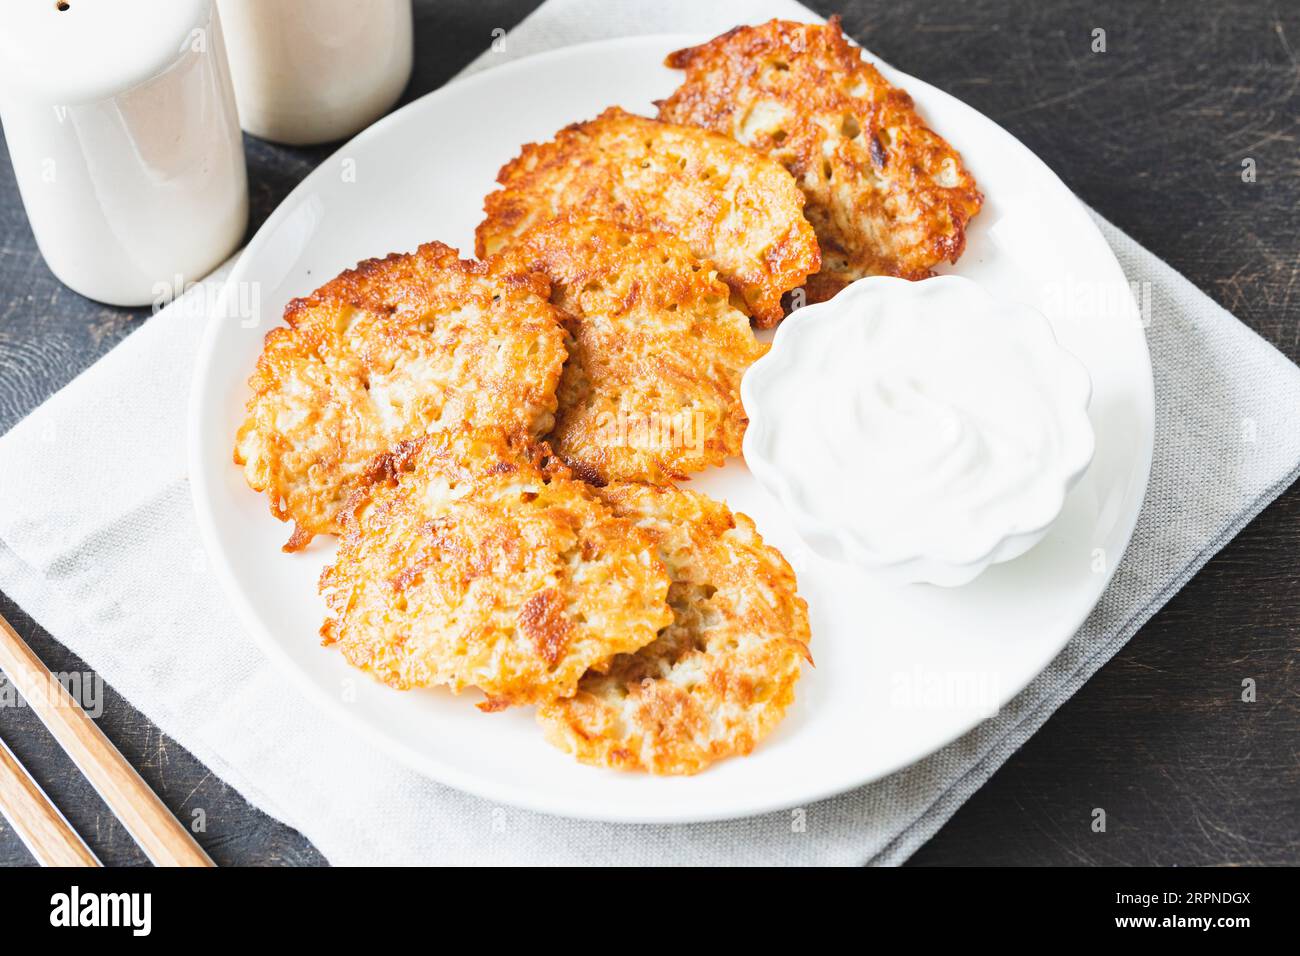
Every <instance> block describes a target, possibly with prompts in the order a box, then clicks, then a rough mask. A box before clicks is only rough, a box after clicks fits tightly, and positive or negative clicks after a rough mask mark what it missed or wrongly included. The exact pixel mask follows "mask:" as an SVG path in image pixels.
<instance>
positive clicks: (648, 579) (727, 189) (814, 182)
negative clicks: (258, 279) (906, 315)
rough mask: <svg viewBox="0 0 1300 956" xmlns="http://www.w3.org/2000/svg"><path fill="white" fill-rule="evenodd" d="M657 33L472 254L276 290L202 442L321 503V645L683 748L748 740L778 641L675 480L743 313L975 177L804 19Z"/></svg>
mask: <svg viewBox="0 0 1300 956" xmlns="http://www.w3.org/2000/svg"><path fill="white" fill-rule="evenodd" d="M846 50H847V51H850V52H849V53H846V52H845V51H846ZM850 54H851V55H850ZM669 63H670V65H676V66H681V67H684V68H685V69H686V70H687V79H686V83H685V85H684V86H683V87H682V88H681V89H680V90H679V91H678V92H677V93H676V94H674V96H673V97H672V98H670V99H669V100H667V101H665V102H664V103H663V104H662V109H661V116H660V118H659V119H650V118H647V117H642V116H636V115H633V114H630V113H626V112H623V111H622V110H620V109H617V108H611V109H609V110H607V111H606V112H605V113H603V114H601V115H600V116H599V117H597V118H596V119H594V120H591V121H589V122H585V123H579V124H575V125H573V126H570V127H567V128H566V129H564V130H561V131H560V132H559V133H558V134H557V135H556V136H555V138H554V139H553V140H552V141H550V142H548V143H543V144H531V145H528V146H526V147H524V149H523V151H522V153H521V155H520V156H519V157H518V158H517V159H515V160H514V161H512V162H511V163H509V164H507V165H506V166H505V167H504V168H503V169H502V170H501V172H500V175H499V177H498V179H499V182H500V184H501V188H500V189H499V190H498V191H497V192H494V193H493V194H492V195H490V196H488V197H487V199H486V201H485V209H486V212H487V216H486V218H485V220H484V222H483V223H482V224H481V225H480V226H479V228H478V231H477V234H476V253H477V256H478V258H477V259H474V260H462V259H461V258H460V256H459V254H458V253H457V252H456V251H455V250H453V249H451V248H449V247H447V246H444V245H442V244H441V243H430V244H428V245H425V246H422V247H420V249H419V250H417V251H416V252H415V253H412V254H407V255H390V256H388V257H387V258H386V259H382V260H371V261H368V262H364V263H361V264H360V265H359V266H357V267H356V268H355V269H353V270H349V271H347V272H345V273H343V274H342V275H340V276H339V277H338V278H336V279H334V280H332V281H331V282H328V283H326V284H325V285H324V286H322V287H321V288H320V289H318V290H317V291H316V292H314V293H313V294H312V295H310V296H308V297H306V298H304V299H297V300H294V301H293V302H291V303H290V304H289V306H288V308H287V309H286V313H285V319H286V326H285V327H284V328H279V329H276V330H274V331H273V332H272V333H271V334H270V335H268V336H267V340H266V347H265V349H264V351H263V354H262V357H261V359H260V360H259V362H258V366H257V370H256V372H255V373H254V375H253V377H252V379H251V380H250V385H251V387H252V390H253V395H252V398H251V399H250V400H249V403H248V417H247V420H246V421H245V423H244V425H243V427H242V428H241V429H240V431H239V434H238V436H237V439H236V449H235V460H236V462H237V463H238V464H240V465H241V466H243V468H244V473H245V477H246V479H247V481H248V483H249V485H250V486H252V487H253V488H254V489H256V490H258V491H265V492H266V493H267V494H268V496H269V497H270V499H271V510H272V513H273V514H274V515H275V516H276V517H278V518H280V519H281V520H292V521H293V522H294V531H293V534H292V535H291V537H290V539H289V542H288V544H286V545H285V549H286V550H289V551H295V550H299V549H302V548H304V547H306V546H307V545H308V544H309V543H310V542H311V540H312V538H313V537H314V536H317V535H322V534H331V535H338V536H339V537H340V546H339V550H338V553H337V556H336V558H335V560H334V563H333V564H332V565H331V566H330V567H328V568H327V569H326V570H325V572H324V573H323V574H322V576H321V589H322V592H323V593H324V594H325V595H326V599H327V601H328V606H329V609H330V617H329V618H328V619H327V620H326V622H325V624H324V625H323V627H322V628H321V635H322V637H323V639H324V642H325V643H326V644H327V645H332V646H335V647H337V648H338V649H339V650H340V651H341V652H342V653H343V655H344V657H345V658H346V659H347V660H348V661H349V662H350V663H351V664H353V665H355V666H357V667H359V668H361V669H363V670H366V671H368V672H369V673H371V674H372V675H374V676H375V677H376V678H378V679H380V680H382V681H384V682H385V683H387V684H388V685H390V686H392V687H394V688H398V689H403V690H406V689H412V688H423V687H432V686H444V687H447V688H449V689H450V690H451V691H453V692H456V693H459V692H461V691H462V690H465V689H468V688H475V689H477V690H478V691H480V692H481V693H482V695H483V699H482V700H481V701H480V703H479V707H480V708H481V709H483V710H485V711H494V710H499V709H501V708H505V707H510V706H529V705H533V706H536V707H537V715H538V720H539V722H540V724H541V726H542V728H543V730H544V733H545V736H546V738H547V739H548V740H550V741H551V742H552V743H554V744H556V745H557V746H559V747H560V748H562V749H564V750H567V751H568V752H570V753H572V754H574V755H575V756H576V757H577V758H578V759H579V760H581V761H583V762H586V763H589V764H594V765H598V766H604V767H610V768H617V769H624V770H644V771H649V772H652V773H663V774H688V773H694V772H696V771H698V770H701V769H703V768H704V767H706V766H708V765H709V764H710V763H712V762H714V761H717V760H719V759H722V758H725V757H728V756H731V755H736V754H747V753H749V752H750V751H751V750H752V749H753V748H754V747H755V746H756V745H757V743H758V742H759V741H760V740H762V739H763V738H764V737H765V736H766V735H767V734H768V733H770V732H771V730H772V729H773V728H774V727H775V726H776V725H777V724H778V723H779V722H780V720H781V718H782V717H783V715H784V714H785V712H786V710H787V708H788V707H789V706H790V704H791V703H792V701H793V699H794V685H795V682H796V681H797V680H798V678H799V676H800V672H801V669H802V663H803V661H805V660H810V659H809V657H808V650H807V644H808V640H809V628H808V616H807V607H806V604H805V603H804V601H803V600H802V599H801V598H800V597H799V596H798V595H797V593H796V582H795V577H794V573H793V571H792V570H791V569H790V566H789V564H788V563H787V562H786V561H785V559H784V558H783V557H782V556H781V555H780V553H779V552H777V551H776V550H775V549H774V548H772V547H770V546H769V545H766V544H764V542H763V540H762V538H761V537H760V536H759V534H758V532H757V530H756V529H755V527H754V524H753V522H752V521H751V520H750V519H749V518H748V517H746V516H745V515H743V514H738V513H733V512H732V511H731V510H730V509H728V508H727V506H726V505H725V504H722V503H721V502H717V501H713V500H711V499H709V498H707V497H705V496H703V495H700V494H697V493H694V492H691V491H687V490H684V489H682V488H680V487H679V486H678V484H677V483H678V482H680V481H682V480H684V479H686V478H687V477H688V476H689V475H690V474H691V473H693V472H697V471H700V470H702V469H704V468H708V467H712V466H716V465H720V464H722V463H723V462H724V461H725V460H726V459H727V458H728V457H732V456H736V455H739V454H740V451H741V441H742V439H743V436H744V431H745V425H746V419H745V415H744V409H743V408H742V406H741V404H740V398H739V386H740V380H741V377H742V376H743V375H744V373H745V370H746V369H747V368H748V367H749V365H750V364H751V363H752V362H753V361H755V360H756V359H757V358H758V357H759V356H761V355H762V354H763V352H764V351H765V349H766V346H765V345H764V344H762V343H761V342H760V341H759V339H758V338H757V337H756V336H755V333H754V331H753V328H754V327H755V326H757V327H759V328H763V327H770V326H772V325H774V324H776V323H777V322H778V321H780V319H781V318H782V316H783V315H784V307H783V303H786V304H788V303H789V302H790V301H791V293H793V292H795V290H797V289H801V288H803V289H804V290H805V292H806V293H807V294H811V295H814V296H823V295H827V294H830V293H831V292H833V290H834V288H836V287H838V285H842V284H845V283H846V282H848V281H851V280H852V279H853V278H856V277H857V276H858V275H866V274H877V273H887V274H905V275H908V276H910V277H919V276H921V275H923V274H928V270H929V268H930V266H932V265H934V264H935V263H936V262H937V261H938V260H939V259H940V258H945V257H948V258H955V256H956V255H957V254H959V253H960V250H961V244H962V235H963V229H964V226H965V223H966V221H967V219H969V216H970V215H971V214H973V212H974V211H975V210H976V209H977V208H978V203H979V194H978V192H975V191H974V186H973V183H972V182H971V181H970V178H969V176H968V174H966V173H965V171H964V170H963V169H962V167H961V164H960V159H959V158H958V157H956V154H955V153H953V152H952V151H951V148H949V147H947V144H945V143H943V141H942V140H940V139H939V138H938V137H937V136H935V134H933V133H931V132H930V131H929V130H928V129H925V127H924V126H923V125H922V124H921V123H920V120H919V118H918V117H916V115H915V113H914V111H912V110H911V107H910V100H908V99H907V97H906V94H903V93H901V91H897V90H893V89H892V88H890V87H889V86H888V84H886V83H885V81H884V80H883V79H882V78H880V76H879V74H877V73H875V71H874V69H873V68H871V67H870V66H868V65H867V64H865V63H864V62H863V61H862V60H861V55H860V51H858V50H856V48H853V47H851V46H849V45H848V44H847V41H845V40H844V38H843V36H842V34H841V33H840V31H839V27H838V24H837V23H836V22H834V21H832V23H831V24H830V25H828V26H823V27H810V26H807V25H801V24H787V23H782V22H779V21H773V22H772V23H770V24H767V25H764V26H762V27H758V28H742V29H739V30H736V31H732V32H731V33H729V34H726V35H724V36H723V37H719V38H718V39H716V40H714V41H711V42H710V43H709V44H705V45H704V46H702V47H698V48H695V49H693V50H687V51H681V52H679V53H676V54H673V55H672V56H671V57H670V58H669ZM827 75H830V76H831V78H832V80H833V82H830V83H827V82H826V81H825V77H826V76H827ZM814 81H815V82H814ZM827 116H833V117H834V119H835V123H833V124H830V125H828V123H827V121H826V117H827ZM846 117H849V118H851V119H852V122H849V120H848V119H846ZM756 118H757V119H756ZM778 120H779V127H780V128H779V129H777V128H776V127H775V126H774V125H773V124H774V123H777V122H778ZM836 124H838V125H836ZM706 127H707V128H706ZM778 133H780V134H781V135H777V134H778ZM850 133H851V134H853V135H849V134H850ZM917 143H922V144H924V148H923V149H921V150H920V152H919V153H915V154H914V153H912V152H909V150H912V149H913V144H917ZM873 144H874V145H873ZM814 156H817V157H823V158H825V160H826V162H825V164H823V163H822V162H821V161H820V159H819V160H818V161H817V162H813V159H812V157H814ZM882 156H883V158H881V157H882ZM864 157H865V158H864ZM827 170H829V171H827ZM832 183H833V185H832ZM882 237H883V238H882ZM828 251H829V252H830V253H831V254H832V256H833V258H830V259H828V258H827V253H828ZM936 257H937V258H936Z"/></svg>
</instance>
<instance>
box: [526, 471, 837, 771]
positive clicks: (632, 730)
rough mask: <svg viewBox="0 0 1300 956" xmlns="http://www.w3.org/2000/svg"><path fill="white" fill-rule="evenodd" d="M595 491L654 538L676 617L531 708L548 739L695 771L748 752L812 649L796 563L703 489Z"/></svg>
mask: <svg viewBox="0 0 1300 956" xmlns="http://www.w3.org/2000/svg"><path fill="white" fill-rule="evenodd" d="M601 494H602V497H604V498H605V500H606V501H608V502H609V503H610V504H611V506H612V507H613V508H614V510H615V512H616V513H619V514H623V515H627V516H629V517H633V518H635V519H636V520H637V521H638V524H639V525H640V526H642V527H643V528H646V530H648V531H649V532H650V533H651V534H652V535H653V536H654V537H655V539H656V543H657V546H658V549H659V553H660V555H661V556H662V557H663V559H664V563H665V564H666V565H667V566H668V569H669V573H670V574H671V575H672V580H673V584H672V587H671V588H670V589H669V595H668V601H669V604H670V605H671V606H672V608H673V615H674V618H673V623H672V624H671V625H670V626H669V627H667V628H665V629H664V630H663V631H662V632H661V633H660V636H659V637H658V638H657V639H656V640H655V641H654V642H653V643H652V644H649V645H647V646H646V647H643V648H642V649H641V650H639V651H637V652H636V653H634V654H624V655H619V656H618V657H615V658H614V659H613V660H612V661H611V662H610V664H609V666H608V668H606V669H605V670H604V671H601V672H594V671H593V672H591V673H588V674H587V675H586V676H585V677H584V678H583V679H582V682H581V683H580V684H579V689H578V693H577V694H576V695H574V696H573V697H571V698H567V699H563V700H555V701H552V702H550V703H548V704H545V705H543V706H542V707H541V708H539V710H538V715H537V719H538V722H539V723H540V724H541V726H542V730H543V733H544V735H545V736H546V739H547V740H548V741H550V742H551V743H552V744H553V745H555V746H556V747H559V748H560V749H561V750H565V751H567V752H568V753H570V754H572V755H574V756H575V757H577V759H578V760H579V761H581V762H582V763H586V764H591V765H594V766H598V767H604V768H608V769H616V770H631V771H637V770H640V771H648V772H650V773H654V774H693V773H697V772H698V771H700V770H703V769H704V768H705V767H707V766H709V765H710V764H712V763H714V762H716V761H718V760H722V759H724V758H726V757H730V756H736V755H745V754H748V753H750V752H751V751H752V750H753V748H754V747H755V746H756V745H757V744H758V743H759V742H760V741H761V740H762V739H763V738H765V737H766V736H767V735H768V734H770V733H771V732H772V730H773V729H774V728H775V727H776V726H777V724H779V723H780V722H781V720H782V719H783V718H784V716H785V714H786V711H787V710H788V708H789V706H790V705H791V703H793V701H794V688H795V684H796V682H797V681H798V679H799V677H800V674H801V671H802V666H801V665H802V662H803V661H805V660H807V661H808V662H809V663H811V662H812V658H811V657H810V656H809V654H808V640H809V636H810V633H809V627H808V605H807V603H806V602H805V601H804V600H803V598H801V597H799V595H798V593H797V584H796V581H795V576H794V571H793V570H792V569H791V568H790V565H789V563H788V562H787V561H786V560H785V558H784V557H783V556H782V555H781V553H780V552H779V551H777V550H776V549H775V548H773V547H772V546H771V545H768V544H765V543H764V542H763V539H762V537H761V536H760V535H759V534H758V531H757V529H756V528H755V527H754V523H753V521H751V520H750V519H749V517H748V516H746V515H744V514H742V513H740V512H732V511H731V510H730V509H728V508H727V506H726V505H725V504H723V503H721V502H718V501H714V500H713V499H711V498H708V497H706V496H704V495H701V494H698V493H695V492H691V491H684V490H681V489H677V488H671V487H653V486H648V485H635V484H617V485H611V486H609V487H608V488H606V489H604V490H603V491H602V492H601Z"/></svg>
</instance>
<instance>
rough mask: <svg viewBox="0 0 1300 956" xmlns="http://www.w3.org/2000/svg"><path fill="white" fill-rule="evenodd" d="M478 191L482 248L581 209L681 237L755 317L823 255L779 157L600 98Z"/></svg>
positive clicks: (768, 316) (763, 318)
mask: <svg viewBox="0 0 1300 956" xmlns="http://www.w3.org/2000/svg"><path fill="white" fill-rule="evenodd" d="M497 182H499V183H500V184H501V186H502V187H503V188H501V189H499V190H497V191H496V192H494V193H492V194H491V195H489V196H488V197H487V199H486V200H484V209H485V210H486V213H487V218H486V219H485V220H484V221H483V223H482V224H481V225H480V226H479V227H478V231H477V232H476V234H475V236H476V241H477V249H478V254H479V256H484V255H488V254H491V253H495V252H499V251H501V250H502V249H503V248H505V247H506V246H507V245H508V244H509V243H510V242H511V241H513V240H514V238H515V237H517V236H519V235H520V234H522V233H524V232H525V231H527V230H528V229H530V228H532V227H533V226H536V225H538V224H540V223H543V222H546V221H548V220H550V219H554V218H556V217H557V216H562V215H565V214H566V213H570V212H576V213H580V214H583V215H586V216H589V217H591V218H597V219H607V220H611V221H614V222H619V223H621V224H623V225H625V226H629V227H631V228H634V229H643V230H647V231H652V232H663V233H669V234H672V235H675V236H677V237H679V238H680V239H681V240H682V241H684V242H685V243H686V245H687V246H688V247H689V248H690V250H691V251H692V252H693V253H694V254H695V255H697V256H699V257H700V258H702V259H710V260H712V261H713V262H714V263H716V265H717V267H718V270H719V272H720V273H721V275H722V278H723V279H724V280H725V281H726V282H727V284H728V285H729V286H730V287H731V288H732V290H734V291H735V292H736V293H737V294H738V295H739V296H740V298H741V299H742V300H743V301H744V303H745V305H746V308H747V310H748V311H749V313H750V314H751V315H752V316H753V317H754V319H755V320H756V321H757V322H758V324H759V325H761V326H772V325H775V324H776V323H777V322H779V321H780V320H781V316H782V315H783V312H782V310H781V296H782V294H783V293H785V292H788V291H789V290H791V289H793V288H795V287H797V286H799V285H800V284H801V283H802V282H803V281H804V279H805V278H807V276H808V275H810V274H811V273H814V272H816V271H817V267H818V264H819V261H820V260H819V258H818V252H817V241H816V238H815V237H814V235H813V231H812V227H811V226H809V225H808V221H807V220H806V219H804V217H803V213H802V210H803V195H802V194H801V193H800V192H799V189H798V187H796V186H795V184H794V180H793V179H792V178H791V177H790V174H789V173H787V172H786V171H785V170H784V169H783V168H782V167H781V165H780V164H779V163H776V162H773V161H772V160H770V159H768V158H767V157H765V156H760V155H759V154H757V153H755V152H753V151H752V150H749V149H746V148H744V147H742V146H740V145H738V144H737V143H736V142H735V141H734V140H730V139H728V138H726V137H725V136H718V135H715V134H712V133H707V132H704V131H702V130H700V129H698V128H696V127H682V126H673V125H671V124H668V123H660V122H658V121H657V120H653V119H648V118H646V117H644V116H635V115H633V114H631V113H625V112H624V111H623V110H621V109H618V108H617V107H611V108H610V109H607V110H606V111H605V112H604V113H602V114H601V115H600V116H598V117H596V118H595V119H594V120H590V121H589V122H586V123H575V124H573V125H572V126H568V127H566V128H564V129H562V130H560V132H559V133H557V134H556V136H555V139H553V140H551V141H550V142H548V143H541V144H537V143H531V144H529V145H527V146H525V147H524V148H523V151H522V152H521V154H520V155H519V157H518V158H517V159H514V160H512V161H511V162H509V163H507V164H506V165H505V166H504V167H502V169H501V172H500V173H499V174H498V175H497Z"/></svg>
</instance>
